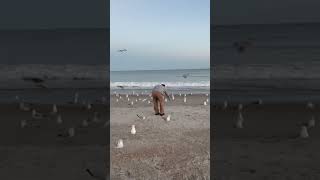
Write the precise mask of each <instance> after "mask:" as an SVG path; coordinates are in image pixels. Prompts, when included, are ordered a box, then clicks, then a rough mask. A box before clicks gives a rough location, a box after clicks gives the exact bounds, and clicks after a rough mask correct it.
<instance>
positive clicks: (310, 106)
mask: <svg viewBox="0 0 320 180" xmlns="http://www.w3.org/2000/svg"><path fill="white" fill-rule="evenodd" d="M257 104H259V105H261V104H262V100H261V99H259V100H258V101H257ZM222 107H223V109H224V110H225V109H227V107H228V102H227V101H224V102H223V106H222ZM306 107H307V109H310V110H313V109H314V104H313V103H312V102H308V103H307V106H306ZM242 109H243V105H242V104H238V116H237V121H236V123H235V127H236V128H239V129H242V128H244V125H243V123H244V118H243V115H242ZM315 125H316V121H315V117H314V115H312V116H311V118H310V119H309V121H308V122H307V123H304V124H303V125H302V126H301V130H300V137H301V138H308V137H309V133H308V129H310V128H312V127H315Z"/></svg>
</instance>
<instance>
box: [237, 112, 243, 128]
mask: <svg viewBox="0 0 320 180" xmlns="http://www.w3.org/2000/svg"><path fill="white" fill-rule="evenodd" d="M236 127H237V128H239V129H241V128H243V116H242V113H241V112H239V114H238V119H237V123H236Z"/></svg>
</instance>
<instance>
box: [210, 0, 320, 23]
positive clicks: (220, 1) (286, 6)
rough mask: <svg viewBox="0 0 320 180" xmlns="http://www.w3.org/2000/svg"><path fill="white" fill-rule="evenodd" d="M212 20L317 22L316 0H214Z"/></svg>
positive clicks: (214, 21)
mask: <svg viewBox="0 0 320 180" xmlns="http://www.w3.org/2000/svg"><path fill="white" fill-rule="evenodd" d="M212 2H213V3H212V4H211V5H212V8H211V13H212V15H213V18H212V23H213V24H215V25H221V24H225V25H226V24H278V23H296V22H320V11H319V9H320V1H319V0H214V1H212Z"/></svg>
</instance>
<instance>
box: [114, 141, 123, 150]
mask: <svg viewBox="0 0 320 180" xmlns="http://www.w3.org/2000/svg"><path fill="white" fill-rule="evenodd" d="M116 148H123V140H122V139H119V140H118V142H117V146H116Z"/></svg>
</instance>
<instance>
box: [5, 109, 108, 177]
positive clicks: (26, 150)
mask: <svg viewBox="0 0 320 180" xmlns="http://www.w3.org/2000/svg"><path fill="white" fill-rule="evenodd" d="M31 107H33V108H35V109H36V110H37V111H38V112H40V113H43V114H46V115H47V117H45V118H41V119H34V118H32V116H31V112H30V111H26V112H24V111H21V110H19V108H18V104H2V105H0V114H1V126H0V179H25V180H35V179H48V180H51V179H52V180H57V179H68V180H71V179H76V180H81V179H83V180H88V179H92V177H91V176H90V175H89V173H88V172H86V169H87V168H89V169H90V170H91V171H92V172H93V173H94V175H95V176H97V178H96V179H105V176H106V172H107V170H106V169H107V167H106V166H107V164H108V163H106V162H108V159H107V157H108V156H107V154H108V153H109V152H108V148H109V147H108V146H107V144H108V143H107V140H108V137H109V136H108V134H109V132H108V131H107V129H108V128H106V127H104V123H105V122H106V121H107V120H108V119H109V114H108V111H107V109H106V108H107V106H106V105H102V104H99V105H98V104H96V105H93V109H92V110H90V111H87V110H85V109H84V106H83V105H58V114H61V116H62V120H63V122H62V124H57V122H56V115H52V114H50V111H51V109H52V105H39V104H35V105H32V106H31ZM94 111H97V112H99V113H100V121H99V122H90V123H89V126H88V127H82V126H81V122H82V120H84V119H87V118H92V116H93V113H94ZM21 120H27V125H26V127H24V128H21V127H20V122H21ZM69 127H74V128H75V136H74V137H65V136H66V135H67V131H68V128H69Z"/></svg>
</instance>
